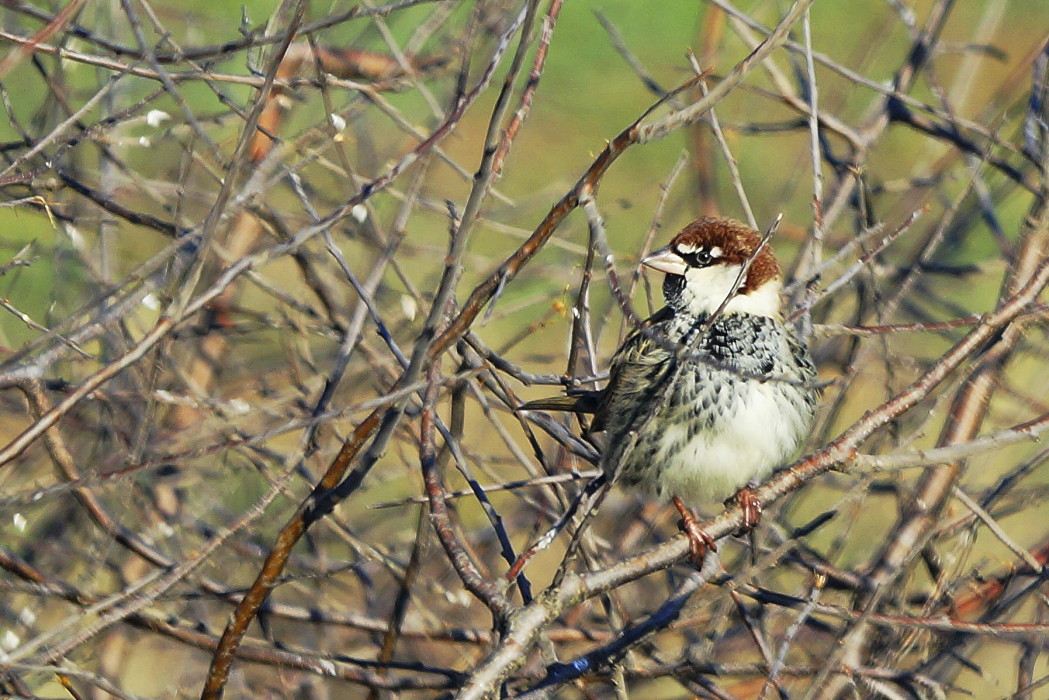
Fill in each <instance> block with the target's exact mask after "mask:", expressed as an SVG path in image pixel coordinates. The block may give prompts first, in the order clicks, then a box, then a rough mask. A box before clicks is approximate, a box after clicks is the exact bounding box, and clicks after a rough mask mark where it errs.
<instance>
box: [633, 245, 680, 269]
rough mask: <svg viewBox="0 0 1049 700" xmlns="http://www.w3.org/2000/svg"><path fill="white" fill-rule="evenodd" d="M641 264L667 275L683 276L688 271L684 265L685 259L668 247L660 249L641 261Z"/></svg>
mask: <svg viewBox="0 0 1049 700" xmlns="http://www.w3.org/2000/svg"><path fill="white" fill-rule="evenodd" d="M641 264H642V265H644V266H646V267H651V268H652V269H653V270H659V271H660V272H665V273H667V274H668V275H681V276H684V274H685V271H686V270H688V265H687V264H685V259H684V258H682V257H681V256H680V255H678V254H677V253H675V252H674V251H673V250H671V249H670V248H669V247H667V248H660V249H659V250H657V251H656V252H654V253H652V254H651V255H649V256H648V257H647V258H645V259H644V260H642V261H641Z"/></svg>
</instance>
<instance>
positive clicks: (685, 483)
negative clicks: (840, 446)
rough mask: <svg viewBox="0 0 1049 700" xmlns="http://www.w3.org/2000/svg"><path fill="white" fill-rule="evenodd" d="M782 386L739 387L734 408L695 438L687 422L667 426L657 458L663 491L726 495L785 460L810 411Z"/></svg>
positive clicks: (700, 497) (704, 497) (695, 497)
mask: <svg viewBox="0 0 1049 700" xmlns="http://www.w3.org/2000/svg"><path fill="white" fill-rule="evenodd" d="M781 387H782V385H780V386H777V385H775V384H774V383H765V384H757V383H755V384H751V385H749V386H746V387H745V388H744V387H740V388H742V389H743V391H744V395H743V396H741V397H739V400H738V401H737V402H736V407H735V410H734V411H731V412H729V413H726V414H725V415H724V416H722V417H721V419H720V420H718V422H717V423H716V424H715V425H714V427H713V429H712V430H709V431H700V432H699V433H698V434H696V435H694V436H693V437H692V438H691V439H688V430H687V427H686V426H685V425H683V424H681V423H678V424H676V425H671V426H669V427H668V428H667V429H666V431H665V432H664V434H663V435H662V436H661V440H660V444H661V446H660V448H659V450H658V451H657V452H656V455H655V459H654V461H655V462H656V463H657V464H659V465H660V468H661V469H662V474H661V475H660V476H661V478H660V479H659V482H660V485H659V495H660V496H663V497H671V496H678V497H680V498H681V499H682V500H684V501H685V502H687V503H695V502H701V501H709V500H724V499H725V498H728V497H729V496H731V495H732V494H733V493H735V492H736V491H737V490H738V489H739V488H741V487H743V486H746V485H747V483H748V482H751V481H755V482H757V481H761V480H763V479H764V478H765V477H767V476H768V475H769V474H771V473H772V471H773V470H774V469H776V468H777V467H780V466H783V465H784V464H785V463H786V462H787V461H788V460H789V459H790V458H791V457H792V456H793V455H794V453H795V452H796V451H797V449H798V446H799V444H800V442H801V440H802V439H804V437H805V434H806V431H807V430H808V425H809V420H810V418H811V414H809V412H808V411H807V410H806V409H805V408H804V407H800V406H797V405H795V404H793V403H792V402H790V401H788V400H787V398H786V397H785V396H784V393H783V391H782V390H781ZM682 444H684V447H683V449H682V448H681V447H678V446H680V445H682Z"/></svg>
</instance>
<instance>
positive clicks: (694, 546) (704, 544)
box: [674, 496, 718, 569]
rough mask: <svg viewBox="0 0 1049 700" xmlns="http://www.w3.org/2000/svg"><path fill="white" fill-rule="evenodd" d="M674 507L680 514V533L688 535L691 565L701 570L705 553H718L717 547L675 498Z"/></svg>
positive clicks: (681, 502) (682, 504) (685, 507)
mask: <svg viewBox="0 0 1049 700" xmlns="http://www.w3.org/2000/svg"><path fill="white" fill-rule="evenodd" d="M674 507H675V508H677V511H678V513H681V521H680V523H679V526H680V527H681V530H682V532H684V533H685V534H686V535H688V550H689V554H690V556H691V558H692V563H693V564H694V565H695V567H696V568H697V569H702V568H703V560H704V559H706V556H707V552H716V551H718V546H717V545H716V544H714V540H713V539H711V537H710V535H708V534H707V533H705V532H703V528H701V527H700V526H699V521H698V520H696V516H695V515H694V514H693V513H692V511H691V510H689V509H688V506H686V505H685V504H684V502H683V501H682V500H681V499H680V498H678V497H677V496H674Z"/></svg>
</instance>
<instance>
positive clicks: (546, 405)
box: [517, 390, 602, 413]
mask: <svg viewBox="0 0 1049 700" xmlns="http://www.w3.org/2000/svg"><path fill="white" fill-rule="evenodd" d="M601 393H602V392H600V391H588V390H576V391H572V392H570V393H569V394H568V395H567V396H549V397H547V398H545V399H536V400H535V401H528V402H527V403H523V404H521V405H520V406H518V407H517V410H519V411H571V412H572V413H597V408H598V406H599V405H600V403H601Z"/></svg>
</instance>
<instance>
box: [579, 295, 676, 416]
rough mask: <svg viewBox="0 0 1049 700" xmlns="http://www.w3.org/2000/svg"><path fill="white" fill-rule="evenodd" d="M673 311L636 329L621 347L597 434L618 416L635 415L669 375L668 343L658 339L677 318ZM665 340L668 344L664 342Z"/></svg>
mask: <svg viewBox="0 0 1049 700" xmlns="http://www.w3.org/2000/svg"><path fill="white" fill-rule="evenodd" d="M673 315H674V313H673V311H672V310H671V309H670V308H669V307H664V308H662V309H660V310H659V311H657V312H656V313H654V314H653V315H652V316H650V317H648V318H647V319H646V320H645V321H644V322H643V323H642V324H641V325H640V326H638V327H637V328H635V329H634V330H633V331H632V332H631V333H630V334H629V335H628V336H627V337H626V339H625V340H624V341H623V344H622V345H621V346H619V350H617V351H616V354H615V357H613V358H612V365H611V367H609V376H608V384H607V385H606V386H605V389H604V396H603V397H602V401H601V405H600V407H599V408H598V410H597V415H596V416H595V417H594V424H593V430H595V431H598V430H603V429H605V428H606V427H607V426H608V421H609V419H610V418H611V417H613V416H615V415H620V416H622V415H623V414H624V413H633V412H634V411H635V410H636V409H637V408H638V407H639V406H641V405H646V406H647V405H648V402H647V401H645V399H646V398H647V395H648V394H649V393H651V392H652V390H653V387H655V386H659V385H660V382H659V381H658V380H657V377H658V375H659V374H660V373H662V372H664V371H666V368H667V366H668V365H667V360H669V359H670V358H671V353H670V351H668V350H667V348H666V347H665V343H660V342H659V340H658V339H657V337H658V336H659V335H662V334H663V333H664V331H663V329H662V326H664V325H666V323H667V322H669V321H670V320H671V319H672V318H673ZM664 340H666V339H665V338H664Z"/></svg>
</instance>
